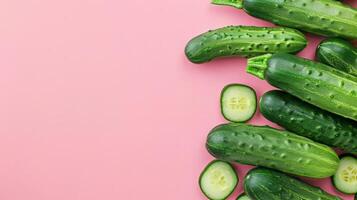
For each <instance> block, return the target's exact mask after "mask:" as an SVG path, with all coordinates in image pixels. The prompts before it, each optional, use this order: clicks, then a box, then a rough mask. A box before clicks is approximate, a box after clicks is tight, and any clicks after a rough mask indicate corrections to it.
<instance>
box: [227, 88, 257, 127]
mask: <svg viewBox="0 0 357 200" xmlns="http://www.w3.org/2000/svg"><path fill="white" fill-rule="evenodd" d="M256 109H257V96H256V93H255V91H254V90H253V89H252V88H251V87H249V86H247V85H242V84H230V85H227V86H226V87H224V88H223V90H222V93H221V113H222V115H223V117H224V118H225V119H227V120H228V121H231V122H245V121H248V120H250V119H251V118H252V117H253V116H254V114H255V112H256Z"/></svg>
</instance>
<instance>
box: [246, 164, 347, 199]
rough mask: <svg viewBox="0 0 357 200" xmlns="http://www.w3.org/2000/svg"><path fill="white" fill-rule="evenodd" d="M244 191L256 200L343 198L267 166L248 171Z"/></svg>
mask: <svg viewBox="0 0 357 200" xmlns="http://www.w3.org/2000/svg"><path fill="white" fill-rule="evenodd" d="M244 191H245V192H246V193H247V194H248V196H249V197H250V198H251V199H255V200H268V199H272V200H274V199H275V200H341V199H340V198H338V197H336V196H333V195H331V194H328V193H327V192H325V191H323V190H321V189H320V188H318V187H314V186H311V185H308V184H306V183H304V182H302V181H300V180H298V179H295V178H292V177H290V176H288V175H286V174H284V173H281V172H277V171H274V170H271V169H266V168H255V169H252V170H250V171H249V172H248V174H247V175H246V177H245V179H244Z"/></svg>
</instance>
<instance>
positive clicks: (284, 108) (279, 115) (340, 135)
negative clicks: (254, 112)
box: [259, 90, 357, 153]
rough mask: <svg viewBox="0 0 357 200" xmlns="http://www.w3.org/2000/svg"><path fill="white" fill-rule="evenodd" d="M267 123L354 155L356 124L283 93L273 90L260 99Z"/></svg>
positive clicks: (356, 134) (356, 147)
mask: <svg viewBox="0 0 357 200" xmlns="http://www.w3.org/2000/svg"><path fill="white" fill-rule="evenodd" d="M259 105H260V111H261V113H262V114H263V115H264V117H265V118H267V119H268V120H270V121H272V122H275V123H277V124H278V125H280V126H282V127H284V128H285V129H287V130H289V131H291V132H293V133H296V134H299V135H301V136H304V137H308V138H310V139H312V140H314V141H316V142H320V143H323V144H326V145H329V146H333V147H339V148H341V149H343V150H345V151H347V152H350V153H357V123H356V122H355V121H353V120H348V119H346V118H343V117H340V116H338V115H335V114H332V113H330V112H327V111H324V110H322V109H320V108H318V107H316V106H313V105H311V104H308V103H306V102H304V101H302V100H300V99H298V98H296V97H294V96H292V95H290V94H288V93H286V92H283V91H278V90H273V91H269V92H267V93H265V94H264V95H263V96H262V97H261V99H260V103H259Z"/></svg>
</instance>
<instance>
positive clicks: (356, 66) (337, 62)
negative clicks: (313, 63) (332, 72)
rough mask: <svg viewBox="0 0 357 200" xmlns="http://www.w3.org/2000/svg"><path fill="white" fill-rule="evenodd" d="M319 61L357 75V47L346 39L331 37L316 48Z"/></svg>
mask: <svg viewBox="0 0 357 200" xmlns="http://www.w3.org/2000/svg"><path fill="white" fill-rule="evenodd" d="M316 58H317V60H318V61H320V62H322V63H325V64H327V65H329V66H331V67H335V68H336V69H339V70H342V71H345V72H347V73H350V74H352V75H355V76H357V48H356V47H354V46H353V45H352V44H351V43H349V42H347V41H346V40H343V39H339V38H330V39H326V40H324V41H322V42H321V43H320V45H319V46H318V47H317V50H316Z"/></svg>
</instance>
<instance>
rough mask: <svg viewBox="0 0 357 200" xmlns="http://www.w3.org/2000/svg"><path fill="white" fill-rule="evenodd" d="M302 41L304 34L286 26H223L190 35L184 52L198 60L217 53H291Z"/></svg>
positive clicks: (303, 44) (245, 54)
mask: <svg viewBox="0 0 357 200" xmlns="http://www.w3.org/2000/svg"><path fill="white" fill-rule="evenodd" d="M306 45H307V40H306V38H305V36H304V35H303V34H302V33H301V32H299V31H297V30H294V29H290V28H280V27H276V28H271V27H254V26H227V27H223V28H219V29H216V30H213V31H208V32H206V33H203V34H201V35H199V36H197V37H195V38H193V39H192V40H190V41H189V42H188V44H187V45H186V48H185V54H186V57H187V58H188V59H189V60H190V61H191V62H193V63H197V64H198V63H204V62H208V61H210V60H212V59H214V58H217V57H228V56H242V57H251V56H256V55H261V54H265V53H276V52H286V53H295V52H298V51H300V50H302V49H304V48H305V46H306Z"/></svg>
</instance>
